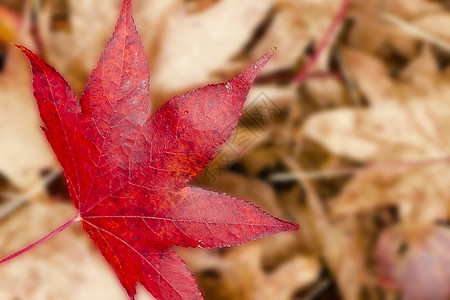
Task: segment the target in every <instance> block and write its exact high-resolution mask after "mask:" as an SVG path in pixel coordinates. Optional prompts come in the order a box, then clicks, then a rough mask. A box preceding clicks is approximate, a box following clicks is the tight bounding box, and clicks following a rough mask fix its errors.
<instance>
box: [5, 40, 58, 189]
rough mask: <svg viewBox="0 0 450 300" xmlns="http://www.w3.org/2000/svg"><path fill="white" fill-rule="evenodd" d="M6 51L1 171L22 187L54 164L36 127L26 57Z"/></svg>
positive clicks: (37, 125) (13, 51)
mask: <svg viewBox="0 0 450 300" xmlns="http://www.w3.org/2000/svg"><path fill="white" fill-rule="evenodd" d="M9 52H10V53H9V61H8V62H7V63H8V66H7V68H6V70H5V71H4V73H2V74H0V172H1V173H3V174H4V175H6V177H7V178H8V179H9V180H11V181H12V183H13V184H14V185H15V186H17V187H19V188H21V189H23V188H26V187H29V186H30V185H31V184H33V183H35V182H37V180H39V179H40V177H41V172H42V171H43V170H44V169H49V168H57V163H56V160H55V158H54V156H53V153H52V151H51V149H50V147H49V145H48V144H47V141H46V139H45V136H44V133H43V132H42V130H41V129H40V127H39V125H40V124H41V121H40V118H39V114H38V112H37V109H36V103H35V101H34V98H33V94H32V90H31V85H30V81H31V78H30V75H29V73H28V72H29V70H28V66H27V64H26V60H25V59H24V58H23V57H22V56H21V55H20V53H18V51H17V50H15V49H12V48H11V49H10V51H9Z"/></svg>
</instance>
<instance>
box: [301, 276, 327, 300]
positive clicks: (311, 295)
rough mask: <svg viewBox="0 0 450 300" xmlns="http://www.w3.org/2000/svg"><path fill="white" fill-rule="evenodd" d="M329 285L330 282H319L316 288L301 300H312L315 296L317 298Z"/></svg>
mask: <svg viewBox="0 0 450 300" xmlns="http://www.w3.org/2000/svg"><path fill="white" fill-rule="evenodd" d="M330 284H331V280H329V279H325V280H322V281H320V282H319V284H318V285H316V287H315V288H314V289H313V290H312V291H310V292H309V293H308V294H306V296H304V297H302V300H314V299H315V298H316V297H317V296H319V295H320V294H321V293H322V292H323V291H324V290H325V289H326V288H327V287H329V286H330Z"/></svg>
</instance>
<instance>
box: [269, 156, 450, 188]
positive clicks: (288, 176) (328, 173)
mask: <svg viewBox="0 0 450 300" xmlns="http://www.w3.org/2000/svg"><path fill="white" fill-rule="evenodd" d="M448 161H450V157H449V156H445V157H438V158H430V159H424V160H419V161H398V162H391V163H385V164H374V165H371V166H368V167H360V168H345V169H339V170H325V171H312V172H301V173H300V172H298V173H278V174H274V175H272V176H271V177H269V180H271V181H273V182H283V181H290V180H302V179H319V178H329V177H339V176H346V175H353V174H360V173H368V172H384V171H391V170H393V169H408V168H414V167H421V166H428V165H435V164H440V163H445V162H448Z"/></svg>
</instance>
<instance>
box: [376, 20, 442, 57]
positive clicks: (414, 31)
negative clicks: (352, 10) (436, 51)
mask: <svg viewBox="0 0 450 300" xmlns="http://www.w3.org/2000/svg"><path fill="white" fill-rule="evenodd" d="M381 16H382V17H383V19H385V20H386V21H388V22H389V23H391V24H392V25H395V26H396V27H398V28H399V29H401V30H402V31H403V32H405V33H407V34H409V35H411V36H413V37H416V38H419V39H423V40H425V41H427V42H429V43H430V44H433V45H435V46H437V47H439V48H441V49H443V50H445V51H448V52H450V44H449V43H447V42H445V41H443V40H441V39H439V38H438V37H436V36H434V35H432V34H431V33H429V32H426V31H424V30H422V29H421V28H419V27H417V26H414V25H412V24H410V23H408V22H406V21H405V20H403V19H401V18H399V17H397V16H395V15H392V14H390V13H388V12H382V13H381Z"/></svg>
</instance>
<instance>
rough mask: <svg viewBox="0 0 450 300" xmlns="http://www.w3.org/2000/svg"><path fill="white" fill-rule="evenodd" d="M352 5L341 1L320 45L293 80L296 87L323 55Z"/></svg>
mask: <svg viewBox="0 0 450 300" xmlns="http://www.w3.org/2000/svg"><path fill="white" fill-rule="evenodd" d="M351 3H352V0H343V2H342V5H341V8H340V9H339V12H338V13H337V14H336V16H335V17H334V18H333V21H332V22H331V24H330V26H329V27H328V29H327V31H326V32H325V35H324V37H323V39H322V40H321V41H320V44H319V45H318V46H317V48H316V51H315V52H314V54H313V55H312V57H311V58H310V60H309V61H308V62H307V63H306V66H305V67H304V68H303V69H302V71H301V72H300V74H299V75H298V76H297V78H296V79H295V82H296V83H297V84H298V85H301V84H302V83H303V82H304V81H305V80H306V78H308V76H309V74H310V73H311V70H312V68H313V67H314V66H315V64H316V63H317V61H318V60H319V58H320V55H321V54H322V53H323V51H324V50H325V48H326V47H327V46H328V44H329V43H330V40H331V38H332V37H333V36H334V35H335V33H336V31H337V29H338V28H339V25H341V23H342V20H344V18H345V15H346V14H347V11H348V8H349V7H350V4H351Z"/></svg>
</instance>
